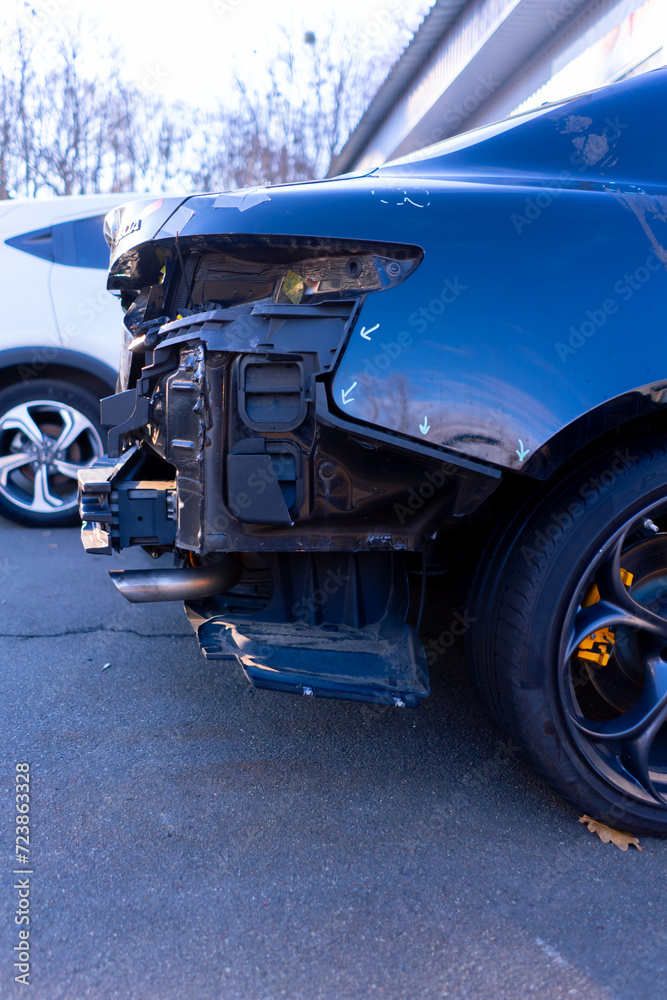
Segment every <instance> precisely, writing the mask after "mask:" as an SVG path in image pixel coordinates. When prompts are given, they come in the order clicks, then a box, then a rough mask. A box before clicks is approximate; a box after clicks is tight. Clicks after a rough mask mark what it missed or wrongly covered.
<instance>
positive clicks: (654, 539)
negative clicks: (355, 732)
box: [468, 439, 667, 834]
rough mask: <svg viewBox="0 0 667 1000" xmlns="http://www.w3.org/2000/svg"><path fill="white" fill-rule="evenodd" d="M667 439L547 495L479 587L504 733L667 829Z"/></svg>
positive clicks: (544, 766) (623, 824) (475, 643)
mask: <svg viewBox="0 0 667 1000" xmlns="http://www.w3.org/2000/svg"><path fill="white" fill-rule="evenodd" d="M666 497H667V439H665V440H655V441H650V442H635V443H631V444H630V445H628V446H625V445H624V446H623V447H619V448H617V449H616V450H613V451H610V452H609V453H607V454H604V455H603V456H601V457H600V458H598V459H597V460H595V461H591V462H590V463H588V464H587V465H586V466H584V467H582V468H580V469H579V470H578V471H577V472H576V473H573V474H571V475H570V476H568V477H567V479H566V480H564V481H562V482H561V483H559V484H558V485H557V486H555V487H552V488H550V489H545V490H544V491H543V492H542V495H541V496H540V497H539V498H534V499H533V500H532V502H531V503H530V504H529V505H528V506H527V507H525V508H524V509H523V510H521V511H520V512H519V513H518V514H516V515H515V516H514V517H513V518H512V519H511V521H510V522H509V523H508V524H506V525H505V526H504V527H503V528H502V529H501V530H500V531H499V532H498V533H497V535H496V538H495V539H494V540H493V541H492V543H491V545H490V547H489V549H488V550H487V553H486V555H485V556H484V557H483V558H482V560H481V562H480V566H479V568H478V571H477V576H476V579H475V580H474V582H473V589H472V595H473V598H472V600H471V607H470V616H471V617H472V618H473V619H474V620H475V624H474V625H473V627H472V629H471V632H470V634H469V636H468V658H469V663H470V668H471V672H472V675H473V680H474V683H475V685H476V687H477V690H478V692H479V695H480V697H481V699H482V701H483V702H484V704H485V706H486V708H487V709H488V711H489V714H490V715H491V718H492V719H493V721H494V722H495V724H496V726H497V727H498V729H499V730H500V731H501V733H502V734H503V735H504V737H505V738H506V739H507V740H508V741H510V743H511V744H512V745H513V746H514V747H516V748H517V749H518V750H519V751H520V752H521V753H522V754H523V755H524V756H525V757H526V758H527V760H528V761H529V762H530V763H531V764H532V766H533V767H534V768H535V769H536V770H537V771H538V772H539V773H540V774H541V775H542V776H543V777H544V778H545V779H546V781H547V782H548V783H549V784H550V785H551V786H552V787H553V788H554V789H555V790H556V791H558V792H559V793H560V794H561V795H563V796H565V797H566V798H567V799H569V800H570V801H571V802H573V803H574V804H575V805H577V806H578V807H579V808H580V809H582V810H584V811H585V812H586V813H587V814H588V815H589V816H591V817H592V818H594V819H597V820H601V821H603V822H605V823H607V824H608V825H610V826H613V827H616V828H620V829H625V830H630V831H632V832H646V833H657V834H665V833H667V662H666V661H667V499H666Z"/></svg>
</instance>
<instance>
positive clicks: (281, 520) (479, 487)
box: [80, 199, 498, 704]
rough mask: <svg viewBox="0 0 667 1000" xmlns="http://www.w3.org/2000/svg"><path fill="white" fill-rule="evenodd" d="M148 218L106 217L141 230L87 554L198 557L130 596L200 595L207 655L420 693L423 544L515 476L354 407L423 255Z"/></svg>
mask: <svg viewBox="0 0 667 1000" xmlns="http://www.w3.org/2000/svg"><path fill="white" fill-rule="evenodd" d="M201 200H202V199H197V201H201ZM152 204H153V206H154V205H155V203H152ZM187 204H188V203H187V202H186V205H187ZM149 207H150V206H149ZM172 207H173V206H172ZM160 210H161V209H155V208H154V207H153V208H151V212H153V213H155V212H159V211H160ZM134 211H135V214H136V219H135V221H134V222H133V220H132V219H131V218H130V219H128V218H127V214H126V213H125V214H124V215H123V217H122V223H123V225H122V228H121V227H120V224H119V223H118V220H116V222H114V220H113V219H112V220H110V222H109V235H110V241H111V242H112V246H113V247H115V248H117V247H118V246H120V247H122V245H123V241H124V240H125V239H127V238H128V237H130V238H131V239H132V240H133V241H134V245H133V246H132V247H131V248H130V249H128V250H127V251H123V252H117V253H116V255H115V258H114V260H113V261H112V269H111V276H110V285H111V286H113V287H115V288H119V289H121V292H122V295H123V299H124V304H125V306H126V309H127V312H126V331H127V334H126V351H125V354H124V358H123V363H122V366H121V379H120V386H119V388H120V390H121V391H120V392H119V393H117V394H116V395H115V396H111V397H109V398H107V399H105V400H103V404H102V421H103V423H104V424H105V426H106V427H107V428H108V456H107V457H105V459H104V460H103V461H102V462H99V463H97V464H96V465H95V466H93V468H91V469H89V470H86V471H85V472H83V473H82V475H81V493H80V496H81V502H80V506H81V515H82V519H83V521H84V526H83V532H82V538H83V543H84V546H85V548H86V549H87V551H89V552H95V553H107V554H110V553H111V552H112V551H114V550H116V551H117V550H120V549H122V548H125V547H127V546H132V545H140V546H142V547H143V548H144V549H146V550H147V551H148V552H150V553H151V554H152V555H153V556H155V557H159V556H160V555H162V554H164V553H166V552H173V553H174V554H175V556H176V557H177V560H178V561H179V563H180V567H181V568H180V569H177V570H172V571H163V572H165V573H171V574H180V577H178V580H179V581H182V584H181V583H178V582H177V583H176V584H174V578H173V577H170V578H169V581H167V578H166V577H163V578H162V582H161V578H160V575H159V574H155V573H153V575H152V577H151V580H152V583H151V584H150V585H149V584H148V583H147V580H146V578H143V579H138V580H136V581H132V580H129V579H128V580H126V582H125V587H124V592H126V594H127V595H129V594H130V592H133V593H134V594H135V597H134V598H131V599H139V600H142V599H150V598H151V594H152V595H153V597H154V598H155V599H160V596H161V594H163V592H164V590H165V589H168V590H169V593H170V594H171V595H176V596H177V597H178V596H182V597H184V599H186V600H187V602H188V604H187V607H188V613H189V615H190V618H191V620H192V622H193V625H194V626H195V628H196V630H197V632H198V635H199V639H200V642H201V644H202V647H203V649H204V652H205V653H206V655H207V656H209V657H213V658H220V659H228V658H233V659H236V660H239V661H240V662H241V663H242V665H243V667H244V669H245V671H246V673H247V675H248V676H249V677H250V679H251V680H252V681H253V683H256V684H259V685H262V686H269V687H274V688H279V689H284V690H292V691H301V692H303V693H306V694H308V693H314V694H324V695H333V696H338V697H341V696H342V697H354V698H364V699H366V700H374V701H381V702H385V703H389V704H414V703H416V701H417V700H418V699H419V698H420V697H423V696H424V695H425V694H426V693H427V691H428V680H427V675H426V665H425V659H424V653H423V650H422V648H421V644H420V643H419V640H418V639H417V636H416V633H415V630H414V628H413V627H412V625H411V624H409V618H410V615H411V614H412V615H413V619H414V617H415V616H414V614H413V612H411V609H410V594H409V588H408V586H407V567H406V554H408V553H417V552H422V551H423V550H424V547H425V546H426V544H427V542H428V541H429V539H431V538H432V537H433V536H434V535H435V534H436V533H437V531H438V530H439V529H440V527H441V526H442V525H443V523H444V522H447V521H448V520H452V519H455V518H457V517H458V516H461V515H462V514H465V513H468V512H469V511H470V510H473V509H474V508H475V507H476V506H478V505H479V504H480V503H481V502H482V500H483V499H485V498H486V497H487V496H488V495H489V494H490V492H492V490H493V489H494V488H495V486H496V485H497V482H498V474H497V473H495V474H494V470H490V469H487V468H486V467H484V466H481V465H477V464H476V463H474V462H471V461H468V460H466V459H464V458H461V457H458V456H446V455H445V454H444V453H442V452H441V451H439V450H438V449H437V448H433V447H429V446H427V445H422V444H421V443H419V442H412V443H411V442H406V441H404V440H401V439H399V438H397V437H396V436H393V435H391V434H387V433H383V432H382V431H381V430H379V429H377V428H374V427H373V426H371V425H368V424H363V423H360V422H355V421H351V420H346V419H345V418H344V417H342V416H341V415H340V413H339V412H338V411H337V409H336V407H335V406H334V405H332V399H331V392H332V388H331V379H332V373H333V372H334V371H335V367H336V361H337V358H338V355H339V353H340V351H341V349H342V348H343V346H344V344H345V343H346V340H347V338H349V336H351V334H352V332H353V330H354V329H355V326H356V324H357V323H358V319H359V316H360V313H361V311H362V309H363V305H364V302H365V300H366V298H367V297H369V296H371V295H374V294H380V295H381V294H383V293H385V292H388V291H391V290H392V289H394V288H396V287H397V286H398V285H399V284H401V283H402V282H404V281H406V280H409V278H410V275H411V274H412V272H413V271H414V270H416V269H417V268H418V266H419V263H420V261H421V256H422V252H421V250H420V249H419V248H418V247H416V246H412V245H409V244H388V243H386V242H368V241H360V240H348V241H345V240H341V239H333V238H328V239H325V238H314V237H297V236H290V237H286V236H280V235H278V236H256V235H249V234H245V235H241V236H239V235H238V234H237V235H234V236H232V235H229V234H224V233H223V234H215V233H207V234H199V235H192V236H190V237H188V238H185V237H183V236H181V235H180V232H179V230H178V229H174V232H173V234H169V233H165V225H166V224H165V223H164V220H158V221H159V224H160V226H161V228H160V229H159V230H158V231H157V233H156V234H155V238H154V239H151V240H145V241H144V242H138V241H137V232H139V231H141V228H142V226H143V227H145V225H146V223H145V219H146V218H148V217H150V214H151V212H149V213H148V215H144V216H143V218H140V215H141V211H142V209H141V207H140V206H139V207H138V208H136V209H134ZM143 211H146V209H145V208H144V209H143ZM188 211H190V210H188ZM183 212H184V206H181V207H180V208H178V209H177V210H176V213H175V214H176V216H178V215H179V213H181V221H183V220H185V221H187V219H186V217H185V215H183ZM188 218H190V216H189V217H188ZM114 225H115V226H116V228H115V229H114ZM137 225H138V226H139V228H138V229H137V228H136V227H137ZM167 225H171V227H172V228H174V226H175V223H174V222H173V221H172V222H171V223H169V224H167ZM160 234H162V235H160ZM206 567H216V568H215V569H213V570H211V571H210V572H208V571H207V570H206ZM195 572H198V573H199V576H198V577H197V582H195V578H194V573H195ZM208 576H210V581H209V582H207V577H208ZM135 583H136V586H135ZM227 587H228V589H226V588H227ZM179 588H180V589H179ZM193 588H194V590H193ZM197 588H199V589H197ZM221 588H225V589H224V590H223V591H222V592H221ZM120 589H123V587H121V588H120ZM193 593H194V594H195V597H194V598H193V597H192V594H193ZM138 594H142V595H144V596H136V595H138ZM314 662H316V663H317V664H318V669H317V670H316V671H315V670H314V669H313V664H314Z"/></svg>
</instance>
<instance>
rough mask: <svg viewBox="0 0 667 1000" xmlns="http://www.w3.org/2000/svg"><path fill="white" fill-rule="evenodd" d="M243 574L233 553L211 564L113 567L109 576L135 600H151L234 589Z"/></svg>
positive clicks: (193, 598)
mask: <svg viewBox="0 0 667 1000" xmlns="http://www.w3.org/2000/svg"><path fill="white" fill-rule="evenodd" d="M240 575H241V567H240V566H239V564H238V562H237V561H236V559H235V558H234V557H233V556H225V557H224V558H223V559H221V560H220V562H216V563H211V564H210V565H209V566H197V567H195V568H192V569H191V568H189V567H188V568H186V569H129V570H126V569H112V570H111V571H110V572H109V576H110V577H111V579H112V580H113V582H114V584H115V585H116V587H117V588H118V590H120V592H121V594H122V595H123V597H126V598H127V600H128V601H131V602H132V603H133V604H143V603H146V602H148V601H196V600H198V599H199V598H200V597H212V596H213V595H214V594H224V593H226V591H228V590H231V588H232V587H233V586H234V584H235V583H237V581H238V579H239V576H240Z"/></svg>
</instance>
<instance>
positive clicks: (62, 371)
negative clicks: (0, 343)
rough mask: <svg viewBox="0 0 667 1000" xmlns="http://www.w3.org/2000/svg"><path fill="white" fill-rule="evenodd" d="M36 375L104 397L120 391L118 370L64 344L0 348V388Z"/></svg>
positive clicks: (19, 383)
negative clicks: (117, 385) (117, 382)
mask: <svg viewBox="0 0 667 1000" xmlns="http://www.w3.org/2000/svg"><path fill="white" fill-rule="evenodd" d="M33 378H39V379H44V378H46V379H49V378H50V379H58V380H60V381H64V382H71V383H73V384H74V385H76V386H79V387H80V388H82V389H88V390H90V391H92V392H96V393H97V394H98V396H99V397H100V398H102V397H103V396H108V395H111V394H113V393H114V392H115V391H116V378H117V372H116V371H115V370H114V369H113V368H111V367H110V366H109V365H107V364H106V363H105V362H104V361H100V360H99V358H93V357H91V356H90V355H88V354H81V353H80V352H79V351H72V350H68V349H67V348H64V347H54V346H48V347H17V348H10V349H9V350H6V351H0V390H1V389H6V388H8V387H9V386H11V385H21V384H22V383H26V382H30V380H31V379H33Z"/></svg>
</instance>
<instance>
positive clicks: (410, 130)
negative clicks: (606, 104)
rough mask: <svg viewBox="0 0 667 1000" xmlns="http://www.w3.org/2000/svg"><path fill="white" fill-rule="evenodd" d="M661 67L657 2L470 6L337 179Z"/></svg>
mask: <svg viewBox="0 0 667 1000" xmlns="http://www.w3.org/2000/svg"><path fill="white" fill-rule="evenodd" d="M421 30H428V20H427V22H425V26H424V28H423V29H421ZM666 62H667V0H471V2H470V3H468V4H466V6H465V7H464V8H463V10H462V11H461V13H460V15H459V17H458V18H457V19H456V21H455V22H454V23H453V24H452V25H451V27H450V28H449V30H448V31H447V32H446V34H445V35H444V36H443V38H442V40H441V41H440V43H439V44H438V45H437V46H436V48H435V49H434V51H433V52H432V54H431V56H430V57H429V59H427V60H426V61H425V63H424V65H423V66H422V67H420V69H419V72H418V73H417V74H416V75H415V77H414V79H413V80H412V82H411V83H410V84H409V85H408V86H407V87H406V90H405V93H404V95H403V97H402V98H401V99H400V100H399V101H398V102H396V104H395V105H394V106H392V107H391V108H390V109H389V110H388V113H387V114H386V115H385V117H384V120H383V121H382V122H381V124H380V126H379V127H376V128H375V129H374V130H373V131H372V133H369V134H368V135H367V136H364V142H363V146H362V148H361V149H359V150H357V152H356V154H355V155H354V157H353V158H348V159H347V161H346V159H345V150H343V154H342V160H341V163H340V165H339V167H338V170H342V169H344V170H350V169H357V170H362V169H371V168H372V167H374V166H377V165H378V164H380V163H383V162H385V161H386V160H389V159H393V158H394V157H396V156H404V155H406V154H409V153H411V152H413V151H414V150H415V149H419V148H421V147H423V146H425V145H429V144H431V143H433V142H437V141H439V140H441V139H444V138H447V137H449V136H451V135H456V134H458V133H460V132H465V131H468V130H469V129H471V128H476V127H478V126H480V125H486V124H488V123H489V122H493V121H498V120H499V119H502V118H506V117H507V116H508V115H511V114H513V113H515V112H518V111H524V110H527V109H528V108H531V107H537V106H539V105H540V104H542V103H544V102H549V101H555V100H560V99H562V98H567V97H571V96H574V95H576V94H579V93H582V92H585V91H587V90H591V89H594V88H596V87H600V86H604V85H605V84H608V83H612V82H615V81H617V80H621V79H624V78H625V77H627V76H631V75H633V74H636V73H640V72H645V71H647V70H650V69H653V68H655V67H657V66H662V65H664V64H665V63H666ZM400 71H401V66H400V62H399V64H397V66H396V67H395V68H394V71H393V72H394V73H400ZM362 127H363V120H362Z"/></svg>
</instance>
